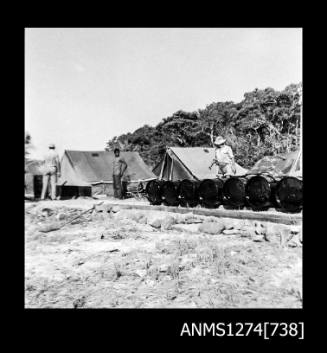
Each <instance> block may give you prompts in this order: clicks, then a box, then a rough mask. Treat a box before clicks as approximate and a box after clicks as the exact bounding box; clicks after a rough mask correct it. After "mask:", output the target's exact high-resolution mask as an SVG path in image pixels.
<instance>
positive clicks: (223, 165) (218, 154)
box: [209, 136, 236, 176]
mask: <svg viewBox="0 0 327 353" xmlns="http://www.w3.org/2000/svg"><path fill="white" fill-rule="evenodd" d="M225 142H226V140H225V139H224V138H223V137H222V136H218V137H217V138H216V140H215V142H214V144H215V147H216V149H215V159H214V160H213V162H212V164H211V166H210V167H209V169H211V168H212V166H213V165H214V164H216V165H217V175H220V174H222V175H223V176H227V175H234V174H235V173H236V168H235V160H234V154H233V151H232V149H231V148H230V147H229V146H227V145H226V144H225Z"/></svg>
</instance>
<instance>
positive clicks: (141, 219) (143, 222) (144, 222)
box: [138, 216, 147, 224]
mask: <svg viewBox="0 0 327 353" xmlns="http://www.w3.org/2000/svg"><path fill="white" fill-rule="evenodd" d="M138 223H140V224H147V218H146V217H145V216H143V217H142V218H140V219H139V220H138Z"/></svg>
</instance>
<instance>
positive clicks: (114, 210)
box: [111, 206, 120, 213]
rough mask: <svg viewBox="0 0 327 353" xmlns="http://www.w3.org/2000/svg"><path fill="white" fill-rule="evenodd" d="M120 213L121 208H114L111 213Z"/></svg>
mask: <svg viewBox="0 0 327 353" xmlns="http://www.w3.org/2000/svg"><path fill="white" fill-rule="evenodd" d="M119 211H120V207H119V206H113V207H112V209H111V212H113V213H118V212H119Z"/></svg>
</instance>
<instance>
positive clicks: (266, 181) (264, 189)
mask: <svg viewBox="0 0 327 353" xmlns="http://www.w3.org/2000/svg"><path fill="white" fill-rule="evenodd" d="M275 186H276V180H275V179H274V178H273V177H272V176H271V175H269V174H267V175H266V174H260V175H255V176H253V177H251V178H250V179H248V181H247V183H246V185H245V194H246V200H247V205H249V206H250V207H251V208H252V210H253V211H266V210H268V208H269V207H272V206H273V200H272V195H273V191H274V188H275Z"/></svg>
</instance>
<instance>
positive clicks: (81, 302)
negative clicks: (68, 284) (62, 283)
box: [73, 296, 86, 309]
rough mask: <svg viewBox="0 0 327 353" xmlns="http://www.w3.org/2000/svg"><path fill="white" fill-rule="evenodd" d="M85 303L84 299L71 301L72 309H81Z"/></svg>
mask: <svg viewBox="0 0 327 353" xmlns="http://www.w3.org/2000/svg"><path fill="white" fill-rule="evenodd" d="M85 303H86V299H85V297H84V296H83V297H81V298H78V299H76V300H74V301H73V307H74V309H78V308H82V307H83V306H84V305H85Z"/></svg>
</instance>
